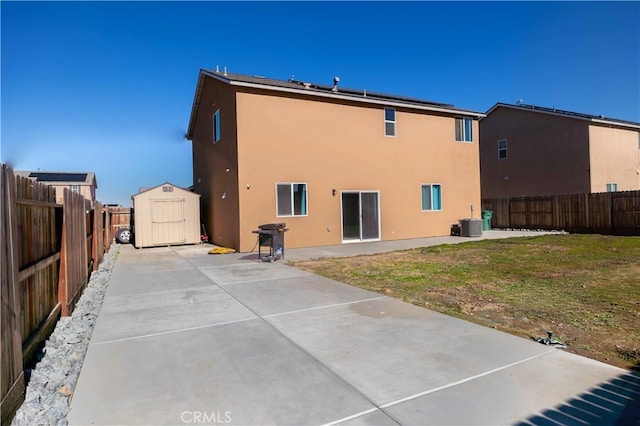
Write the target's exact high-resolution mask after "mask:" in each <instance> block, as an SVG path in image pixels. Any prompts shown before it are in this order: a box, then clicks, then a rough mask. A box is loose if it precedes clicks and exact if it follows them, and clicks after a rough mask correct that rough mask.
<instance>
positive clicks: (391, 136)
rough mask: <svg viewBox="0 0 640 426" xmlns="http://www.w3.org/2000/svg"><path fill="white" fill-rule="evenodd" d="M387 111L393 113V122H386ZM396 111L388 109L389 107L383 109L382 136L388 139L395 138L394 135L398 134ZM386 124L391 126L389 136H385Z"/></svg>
mask: <svg viewBox="0 0 640 426" xmlns="http://www.w3.org/2000/svg"><path fill="white" fill-rule="evenodd" d="M387 110H391V111H393V120H387ZM397 113H398V111H396V109H395V108H390V107H385V108H384V135H385V136H386V137H388V138H395V137H396V135H397V134H398V125H397V122H398V116H397ZM387 124H393V134H392V135H389V134H387Z"/></svg>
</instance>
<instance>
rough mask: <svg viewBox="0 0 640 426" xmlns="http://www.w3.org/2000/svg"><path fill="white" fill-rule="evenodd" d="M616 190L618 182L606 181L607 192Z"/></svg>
mask: <svg viewBox="0 0 640 426" xmlns="http://www.w3.org/2000/svg"><path fill="white" fill-rule="evenodd" d="M616 191H618V184H617V183H608V184H607V192H616Z"/></svg>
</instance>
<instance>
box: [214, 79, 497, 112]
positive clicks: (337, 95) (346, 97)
mask: <svg viewBox="0 0 640 426" xmlns="http://www.w3.org/2000/svg"><path fill="white" fill-rule="evenodd" d="M223 81H227V82H229V84H231V85H232V86H240V87H248V88H253V89H263V90H272V91H276V92H285V93H294V94H298V95H306V96H318V97H322V98H329V99H339V100H345V101H352V102H363V103H369V104H376V105H385V106H395V107H401V108H410V109H417V110H423V111H432V112H440V113H446V114H454V115H461V114H462V115H471V116H474V117H476V118H481V117H484V116H485V114H484V113H480V112H476V111H469V110H464V109H459V108H444V107H436V106H429V105H420V104H414V103H410V102H402V101H393V100H386V99H376V98H370V97H369V98H368V97H365V96H355V95H345V94H341V93H340V91H338V92H332V93H325V92H320V91H316V90H313V89H292V88H288V87H276V86H271V85H265V84H257V83H247V82H244V81H237V80H223Z"/></svg>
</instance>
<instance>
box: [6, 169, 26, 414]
mask: <svg viewBox="0 0 640 426" xmlns="http://www.w3.org/2000/svg"><path fill="white" fill-rule="evenodd" d="M0 187H1V191H0V193H1V199H0V201H1V203H0V231H1V232H0V234H2V235H1V236H0V251H1V252H2V253H1V254H0V260H1V262H2V268H1V270H2V274H1V275H2V282H1V285H2V293H1V294H2V295H1V303H2V311H1V316H2V319H1V326H0V331H1V336H2V337H1V338H2V349H1V353H2V355H1V356H2V371H1V373H0V374H2V396H1V398H2V399H1V401H0V413H1V416H0V417H1V421H2V424H8V423H9V422H10V421H11V419H12V418H13V416H14V415H15V413H16V411H17V410H18V407H19V406H20V404H22V401H24V393H25V386H24V372H23V369H22V336H21V331H20V324H19V319H20V306H19V303H18V289H17V288H16V286H17V285H18V284H19V283H18V254H17V253H16V249H17V245H16V243H17V241H15V240H14V238H18V222H17V220H18V218H17V212H16V202H15V201H16V183H15V176H14V174H13V170H11V168H9V167H8V166H5V165H4V164H3V165H2V174H1V175H0Z"/></svg>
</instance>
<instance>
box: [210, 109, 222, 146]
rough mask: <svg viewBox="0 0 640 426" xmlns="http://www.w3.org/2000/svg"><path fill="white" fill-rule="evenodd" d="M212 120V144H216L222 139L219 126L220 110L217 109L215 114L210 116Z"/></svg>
mask: <svg viewBox="0 0 640 426" xmlns="http://www.w3.org/2000/svg"><path fill="white" fill-rule="evenodd" d="M211 118H212V128H213V129H212V130H213V143H218V142H219V141H220V139H221V138H222V130H221V127H222V126H221V125H220V110H219V109H217V110H216V112H214V113H213V115H212V116H211Z"/></svg>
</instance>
